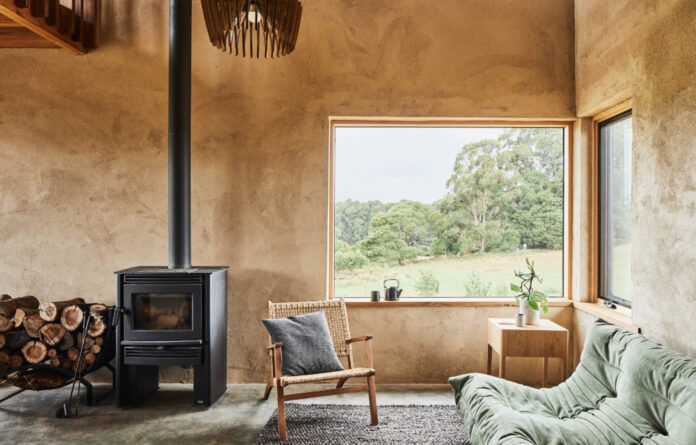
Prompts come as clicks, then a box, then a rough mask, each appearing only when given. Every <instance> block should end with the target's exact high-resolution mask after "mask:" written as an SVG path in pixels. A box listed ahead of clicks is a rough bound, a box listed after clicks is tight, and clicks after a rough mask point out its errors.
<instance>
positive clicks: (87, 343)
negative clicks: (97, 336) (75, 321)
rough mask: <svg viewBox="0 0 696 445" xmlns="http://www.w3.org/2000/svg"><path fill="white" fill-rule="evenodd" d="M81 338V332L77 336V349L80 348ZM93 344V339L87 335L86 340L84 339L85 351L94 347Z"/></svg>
mask: <svg viewBox="0 0 696 445" xmlns="http://www.w3.org/2000/svg"><path fill="white" fill-rule="evenodd" d="M82 336H83V334H82V332H79V333H78V334H77V347H78V348H79V347H81V346H82ZM94 342H95V340H94V338H93V337H90V336H89V335H88V336H87V338H85V349H89V348H91V347H92V345H94Z"/></svg>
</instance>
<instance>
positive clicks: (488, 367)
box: [486, 345, 493, 375]
mask: <svg viewBox="0 0 696 445" xmlns="http://www.w3.org/2000/svg"><path fill="white" fill-rule="evenodd" d="M492 358H493V348H491V345H488V354H487V355H486V374H487V375H491V359H492Z"/></svg>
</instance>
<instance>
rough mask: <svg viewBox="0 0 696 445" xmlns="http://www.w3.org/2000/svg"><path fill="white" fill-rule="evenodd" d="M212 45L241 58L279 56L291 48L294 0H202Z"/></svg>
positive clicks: (298, 10)
mask: <svg viewBox="0 0 696 445" xmlns="http://www.w3.org/2000/svg"><path fill="white" fill-rule="evenodd" d="M202 5H203V15H204V16H205V24H206V27H207V29H208V35H209V36H210V41H211V42H212V44H213V45H215V46H217V47H218V48H220V49H222V50H223V51H229V53H230V54H235V55H240V54H241V55H242V56H243V57H246V56H249V57H257V58H258V57H261V56H263V57H279V56H285V55H287V54H290V53H291V52H292V51H293V50H294V49H295V42H296V41H297V33H298V31H299V29H300V18H301V17H302V3H300V2H299V1H298V0H202Z"/></svg>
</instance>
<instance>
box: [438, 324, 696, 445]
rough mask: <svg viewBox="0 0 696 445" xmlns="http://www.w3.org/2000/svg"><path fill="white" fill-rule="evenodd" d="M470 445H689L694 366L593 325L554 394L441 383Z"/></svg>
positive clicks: (694, 437)
mask: <svg viewBox="0 0 696 445" xmlns="http://www.w3.org/2000/svg"><path fill="white" fill-rule="evenodd" d="M449 382H450V384H451V385H452V388H453V389H454V395H455V403H456V405H457V409H458V410H459V412H460V414H461V416H462V420H463V421H464V425H465V426H466V429H467V431H468V433H469V437H470V440H471V442H472V444H474V445H479V444H496V445H497V444H539V445H556V444H592V445H600V444H601V445H604V444H656V445H658V444H659V445H667V444H670V445H672V444H681V445H692V444H696V360H693V359H690V358H689V357H686V356H684V355H681V354H679V353H677V352H674V351H672V350H670V349H667V348H665V347H664V346H661V345H659V344H657V343H655V342H653V341H651V340H648V339H647V338H645V337H643V336H641V335H640V334H636V333H634V332H631V331H628V330H625V329H622V328H619V327H617V326H614V325H613V324H611V323H608V322H606V321H604V320H601V319H598V320H596V321H595V322H594V324H593V325H592V327H591V329H590V331H589V333H588V335H587V339H586V341H585V347H584V350H583V351H582V356H581V358H580V364H579V365H578V367H577V369H576V370H575V372H574V373H573V375H572V376H570V378H568V380H566V381H565V382H563V383H561V384H560V385H558V386H556V387H554V388H542V389H534V388H530V387H528V386H524V385H520V384H517V383H513V382H509V381H506V380H503V379H499V378H497V377H492V376H488V375H484V374H466V375H461V376H458V377H452V378H450V379H449Z"/></svg>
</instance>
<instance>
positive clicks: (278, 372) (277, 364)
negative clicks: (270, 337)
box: [266, 343, 283, 379]
mask: <svg viewBox="0 0 696 445" xmlns="http://www.w3.org/2000/svg"><path fill="white" fill-rule="evenodd" d="M282 346H283V344H282V343H273V344H272V345H268V346H266V351H270V354H269V355H268V356H269V357H270V359H271V371H272V373H273V374H272V375H273V378H274V379H279V378H280V377H281V376H282V375H283V373H282V369H283V349H282Z"/></svg>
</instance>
